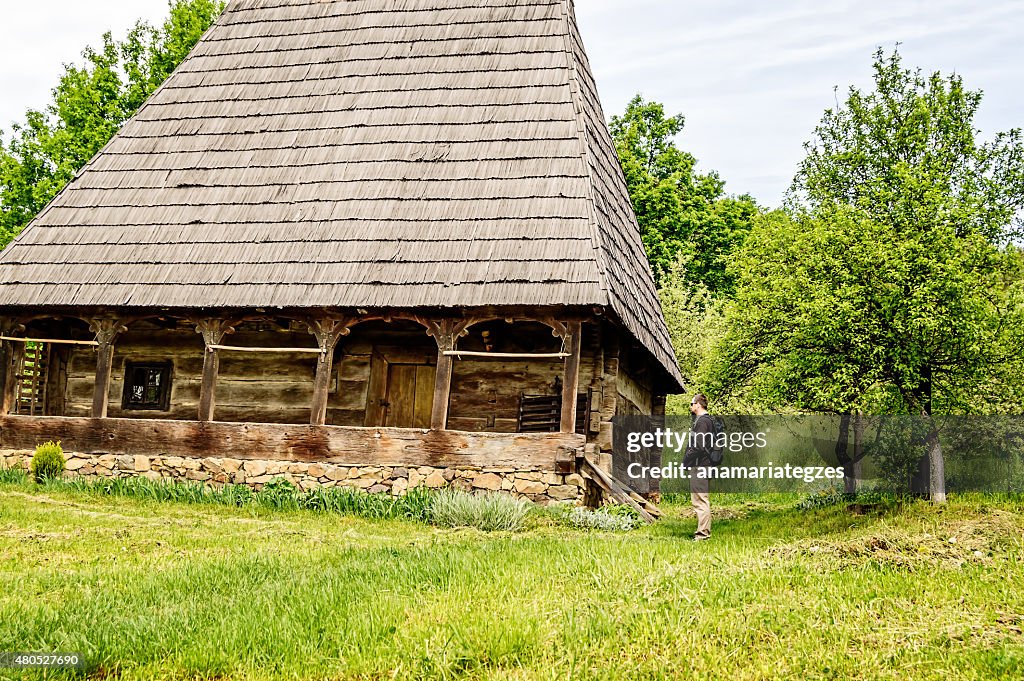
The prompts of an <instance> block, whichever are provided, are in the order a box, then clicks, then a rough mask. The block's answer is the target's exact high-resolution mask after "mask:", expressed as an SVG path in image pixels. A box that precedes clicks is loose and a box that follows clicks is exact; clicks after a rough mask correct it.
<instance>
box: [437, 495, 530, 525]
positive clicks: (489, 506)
mask: <svg viewBox="0 0 1024 681" xmlns="http://www.w3.org/2000/svg"><path fill="white" fill-rule="evenodd" d="M531 508H532V504H531V503H530V502H529V501H525V500H522V499H514V498H512V497H510V496H508V495H505V494H479V495H473V494H468V493H466V492H462V491H459V490H450V489H446V490H441V491H439V492H436V493H435V494H434V495H433V496H432V497H431V499H430V505H429V507H428V516H429V519H430V522H431V523H432V524H434V525H438V526H440V527H475V528H477V529H479V530H483V531H484V532H518V531H520V530H522V529H523V527H524V525H525V521H526V517H527V515H529V513H530V509H531Z"/></svg>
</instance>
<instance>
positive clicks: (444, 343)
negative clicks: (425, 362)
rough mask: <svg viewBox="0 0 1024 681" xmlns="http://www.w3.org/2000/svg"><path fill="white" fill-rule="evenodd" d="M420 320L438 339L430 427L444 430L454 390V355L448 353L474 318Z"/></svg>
mask: <svg viewBox="0 0 1024 681" xmlns="http://www.w3.org/2000/svg"><path fill="white" fill-rule="evenodd" d="M416 320H417V321H418V322H420V323H421V324H423V325H424V326H426V327H427V334H428V335H430V336H433V337H434V340H436V341H437V373H436V374H435V375H434V402H433V404H432V405H431V408H430V429H431V430H444V429H445V428H447V427H448V402H449V400H450V398H451V390H452V356H451V355H446V354H445V353H446V352H451V351H452V350H454V349H455V342H456V341H457V340H458V339H459V337H460V336H464V335H466V333H468V332H467V329H468V328H469V327H470V326H471V325H472V324H473V323H474V322H475V321H476V320H474V319H439V320H434V319H423V318H417V319H416Z"/></svg>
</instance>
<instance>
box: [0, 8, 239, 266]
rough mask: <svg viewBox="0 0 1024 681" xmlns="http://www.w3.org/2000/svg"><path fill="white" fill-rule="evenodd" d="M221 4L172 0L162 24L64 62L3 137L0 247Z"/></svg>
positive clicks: (103, 139) (139, 27) (161, 76)
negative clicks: (51, 84)
mask: <svg viewBox="0 0 1024 681" xmlns="http://www.w3.org/2000/svg"><path fill="white" fill-rule="evenodd" d="M222 10H223V3H221V2H219V1H216V0H177V1H176V2H173V3H172V4H171V6H170V16H169V17H168V19H167V20H166V21H165V22H164V24H163V26H161V27H160V28H154V27H151V26H149V25H147V24H145V23H142V22H139V23H137V24H136V25H135V27H134V28H133V29H132V30H131V31H130V32H129V33H128V35H127V36H126V38H125V39H124V40H122V41H115V40H114V39H113V37H112V36H111V34H110V33H107V34H105V35H104V36H103V45H102V47H101V48H99V49H94V48H92V47H88V48H86V49H85V51H84V52H83V53H82V56H83V57H84V59H85V64H84V65H83V66H75V65H69V66H66V67H65V72H64V74H63V75H62V76H61V78H60V82H59V83H58V85H57V87H56V88H54V90H53V101H52V102H51V103H50V104H49V105H48V106H47V107H46V110H45V111H43V112H40V111H33V110H29V111H28V112H27V113H26V115H25V121H24V123H21V124H17V125H15V126H14V127H13V131H12V134H11V135H10V136H9V138H8V139H6V140H0V247H2V246H4V245H6V244H7V243H8V242H9V241H10V240H11V239H13V238H14V237H15V236H17V234H18V232H20V231H21V230H22V228H24V226H25V225H26V224H28V222H29V221H30V220H31V219H32V218H33V217H35V215H36V214H37V213H38V212H39V211H40V210H42V208H43V207H44V206H45V205H46V204H47V203H49V202H50V200H51V199H53V197H54V196H56V195H57V193H58V192H59V191H60V190H61V189H63V188H64V186H65V185H66V184H67V183H68V182H70V181H71V179H72V178H73V177H74V176H75V173H77V172H78V171H79V170H80V169H81V168H82V166H84V165H85V164H86V163H88V161H89V159H91V158H92V157H93V156H94V155H95V154H96V153H97V152H98V151H99V150H100V149H101V148H103V145H105V144H106V143H107V142H108V141H109V140H110V138H111V137H113V136H114V133H116V132H117V131H118V129H120V127H121V126H122V125H123V124H124V123H125V122H126V121H127V120H128V119H129V118H131V117H132V116H133V115H134V114H135V112H136V111H137V110H138V108H139V107H140V106H141V105H142V103H143V102H144V101H145V100H146V98H147V97H149V95H150V94H152V92H153V91H154V90H155V89H156V88H157V87H159V85H160V84H161V83H162V82H163V81H164V80H165V79H166V78H167V76H168V75H170V73H171V71H173V70H174V69H175V68H176V67H177V65H178V64H179V63H181V61H182V60H183V59H184V58H185V56H186V55H187V54H188V52H189V51H190V50H191V49H192V47H194V46H195V44H196V42H198V40H199V38H200V37H201V36H202V34H203V33H204V32H205V31H206V29H207V28H209V26H210V25H211V24H212V23H213V21H214V20H215V19H216V18H217V16H219V15H220V13H221V11H222Z"/></svg>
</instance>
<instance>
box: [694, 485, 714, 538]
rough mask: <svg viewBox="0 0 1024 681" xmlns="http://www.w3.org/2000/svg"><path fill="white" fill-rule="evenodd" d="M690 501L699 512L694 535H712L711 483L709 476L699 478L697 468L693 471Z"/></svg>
mask: <svg viewBox="0 0 1024 681" xmlns="http://www.w3.org/2000/svg"><path fill="white" fill-rule="evenodd" d="M691 475H692V477H691V478H690V503H692V504H693V510H694V511H696V512H697V531H696V532H694V534H693V536H694V537H710V536H711V493H710V489H711V485H710V482H711V481H710V480H708V479H707V478H698V477H697V469H694V470H693V471H692V472H691Z"/></svg>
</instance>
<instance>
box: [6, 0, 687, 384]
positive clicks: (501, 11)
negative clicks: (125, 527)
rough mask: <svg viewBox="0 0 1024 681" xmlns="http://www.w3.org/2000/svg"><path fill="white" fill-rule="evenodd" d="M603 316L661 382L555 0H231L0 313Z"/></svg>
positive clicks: (647, 309)
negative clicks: (75, 309)
mask: <svg viewBox="0 0 1024 681" xmlns="http://www.w3.org/2000/svg"><path fill="white" fill-rule="evenodd" d="M501 305H532V306H561V305H573V306H578V305H587V306H598V307H603V308H605V309H607V310H608V311H609V312H610V314H612V315H614V316H615V317H617V318H618V319H620V320H621V321H622V323H623V325H624V326H625V328H626V329H627V330H628V331H629V332H630V333H631V334H632V335H633V336H634V337H635V338H636V340H637V341H638V342H639V343H640V344H641V345H642V346H644V347H645V348H646V349H647V350H648V351H650V352H651V354H652V355H653V356H654V357H655V358H656V359H657V361H658V363H659V364H660V365H661V366H662V367H663V368H664V369H665V372H666V374H667V375H668V376H669V377H670V379H671V381H672V382H676V383H678V382H680V380H681V379H680V376H679V371H678V368H677V365H676V361H675V357H674V355H673V351H672V346H671V343H670V341H669V337H668V332H667V329H666V326H665V321H664V318H663V316H662V312H661V308H660V306H659V303H658V297H657V294H656V291H655V288H654V282H653V279H652V277H651V272H650V269H649V266H648V263H647V259H646V257H645V254H644V249H643V245H642V243H641V241H640V232H639V228H638V226H637V223H636V219H635V217H634V214H633V211H632V208H631V206H630V203H629V197H628V194H627V191H626V186H625V182H624V179H623V176H622V171H621V169H620V168H619V165H618V160H617V157H616V155H615V150H614V147H613V145H612V140H611V136H610V134H609V132H608V129H607V126H606V124H605V118H604V114H603V112H602V111H601V105H600V102H599V100H598V96H597V89H596V86H595V84H594V79H593V75H592V73H591V71H590V66H589V64H588V62H587V58H586V54H585V52H584V49H583V43H582V40H581V39H580V36H579V31H578V29H577V26H576V19H575V15H574V11H573V7H572V2H571V0H315V1H313V0H304V1H303V0H235V1H234V2H231V3H229V5H228V7H227V9H226V10H225V12H224V14H223V15H222V16H221V17H220V18H219V19H218V21H217V22H216V24H215V25H214V26H213V27H212V28H211V29H210V31H209V32H208V33H207V34H206V35H205V36H204V37H203V39H202V40H201V41H200V42H199V43H198V44H197V45H196V47H195V49H194V50H193V51H192V53H191V54H190V55H189V56H188V58H186V60H185V61H184V62H183V63H182V64H181V65H180V66H179V67H178V69H177V70H176V71H175V72H174V73H173V74H172V75H171V76H170V78H169V79H168V80H167V82H165V83H164V84H163V85H162V86H161V87H160V88H159V89H158V90H157V91H156V92H155V93H154V94H153V95H152V97H150V99H149V100H148V101H147V102H146V103H145V104H144V105H143V107H142V108H141V109H140V110H139V112H138V113H137V114H136V116H135V117H134V118H133V119H132V120H130V121H129V122H128V123H127V124H125V126H124V127H123V128H122V130H121V131H120V132H119V133H118V134H117V135H116V137H115V138H114V139H113V140H112V141H111V142H110V143H109V144H108V145H107V146H106V147H105V148H104V149H103V150H102V151H101V152H100V153H99V154H97V156H96V157H95V158H93V159H92V160H91V161H90V162H89V164H87V166H86V167H85V168H84V169H83V170H82V172H80V173H79V175H78V176H77V177H76V178H75V179H74V180H73V181H72V182H71V183H70V184H69V185H68V187H67V188H65V190H64V191H63V192H61V193H60V195H58V196H57V198H56V199H54V201H53V202H52V203H51V204H50V205H49V206H48V207H47V208H46V209H44V210H43V211H42V212H41V213H40V215H39V216H37V218H36V219H35V220H34V221H33V222H32V223H31V224H30V225H29V227H28V228H26V229H25V230H24V232H22V234H21V235H20V236H19V237H18V239H17V240H16V241H15V242H14V243H13V244H12V245H11V246H10V247H8V248H7V249H6V250H5V251H4V252H3V253H2V254H0V306H4V307H24V306H34V307H40V306H62V307H66V306H118V307H124V306H129V307H131V306H139V307H142V306H160V307H174V308H190V307H206V308H209V307H217V306H224V307H235V308H241V307H261V308H267V307H307V306H316V307H325V306H326V307H362V308H366V307H377V306H381V307H391V308H403V307H406V308H408V307H424V306H429V307H473V306H501Z"/></svg>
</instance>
